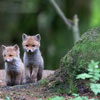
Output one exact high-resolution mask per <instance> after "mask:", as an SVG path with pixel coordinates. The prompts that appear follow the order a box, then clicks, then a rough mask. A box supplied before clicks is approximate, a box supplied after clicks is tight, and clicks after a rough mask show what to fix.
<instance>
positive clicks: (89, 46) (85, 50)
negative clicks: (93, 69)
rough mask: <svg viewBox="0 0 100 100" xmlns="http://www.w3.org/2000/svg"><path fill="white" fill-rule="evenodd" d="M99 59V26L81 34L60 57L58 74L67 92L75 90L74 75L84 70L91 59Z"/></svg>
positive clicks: (76, 82)
mask: <svg viewBox="0 0 100 100" xmlns="http://www.w3.org/2000/svg"><path fill="white" fill-rule="evenodd" d="M92 59H93V60H94V61H100V28H95V29H93V30H90V31H89V32H86V33H84V34H83V36H82V37H81V39H80V40H79V41H78V42H77V43H76V44H75V46H74V47H73V48H72V49H71V50H70V51H69V52H68V53H67V54H66V55H65V56H64V57H63V58H62V59H61V65H60V66H61V67H60V69H59V70H60V73H61V74H60V75H59V74H58V75H59V77H61V78H62V80H63V82H64V83H65V84H66V87H67V88H66V91H67V93H72V92H75V91H77V85H79V84H80V82H78V80H76V75H77V74H79V73H82V72H85V71H86V68H87V66H88V64H89V62H90V61H91V60H92Z"/></svg>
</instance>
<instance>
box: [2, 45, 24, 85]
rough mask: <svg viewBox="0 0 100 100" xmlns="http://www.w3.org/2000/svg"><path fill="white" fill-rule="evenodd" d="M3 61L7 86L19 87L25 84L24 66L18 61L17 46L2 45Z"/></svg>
mask: <svg viewBox="0 0 100 100" xmlns="http://www.w3.org/2000/svg"><path fill="white" fill-rule="evenodd" d="M2 51H3V59H4V62H5V81H6V84H7V86H13V85H19V84H22V83H24V82H25V76H24V75H25V70H24V65H23V63H22V61H21V59H20V55H19V53H20V51H19V47H18V45H14V46H7V47H6V46H4V45H2Z"/></svg>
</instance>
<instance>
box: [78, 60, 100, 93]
mask: <svg viewBox="0 0 100 100" xmlns="http://www.w3.org/2000/svg"><path fill="white" fill-rule="evenodd" d="M98 64H99V62H94V61H93V60H91V62H90V64H89V65H88V73H82V74H79V75H77V79H89V80H90V84H89V85H90V89H91V91H92V92H93V93H94V94H95V95H98V93H100V84H99V83H97V81H98V80H99V79H100V68H99V67H98Z"/></svg>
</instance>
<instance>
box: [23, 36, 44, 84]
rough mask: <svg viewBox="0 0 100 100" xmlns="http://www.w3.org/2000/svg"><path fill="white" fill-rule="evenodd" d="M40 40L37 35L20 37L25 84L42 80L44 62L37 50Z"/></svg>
mask: <svg viewBox="0 0 100 100" xmlns="http://www.w3.org/2000/svg"><path fill="white" fill-rule="evenodd" d="M40 39H41V38H40V35H39V34H37V35H35V36H28V35H26V34H23V35H22V40H23V42H22V45H23V49H24V57H23V61H24V66H25V75H26V83H31V82H36V81H39V80H40V79H41V78H42V73H43V69H44V62H43V58H42V56H41V52H40V50H39V47H40Z"/></svg>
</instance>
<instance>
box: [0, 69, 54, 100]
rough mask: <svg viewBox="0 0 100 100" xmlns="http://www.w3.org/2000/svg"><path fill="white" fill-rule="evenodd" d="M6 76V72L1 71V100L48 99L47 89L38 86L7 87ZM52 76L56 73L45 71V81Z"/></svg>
mask: <svg viewBox="0 0 100 100" xmlns="http://www.w3.org/2000/svg"><path fill="white" fill-rule="evenodd" d="M4 74H5V71H4V70H0V100H4V98H5V97H10V98H11V100H37V99H39V98H43V99H45V98H46V97H47V93H45V87H44V86H42V87H41V86H40V85H38V84H25V85H18V86H13V87H6V86H5V85H6V84H5V79H4ZM51 74H54V71H51V70H44V71H43V79H44V78H46V77H47V76H49V75H51ZM43 91H44V92H43ZM46 91H47V90H46ZM2 98H3V99H2Z"/></svg>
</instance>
